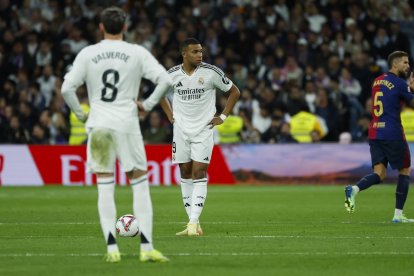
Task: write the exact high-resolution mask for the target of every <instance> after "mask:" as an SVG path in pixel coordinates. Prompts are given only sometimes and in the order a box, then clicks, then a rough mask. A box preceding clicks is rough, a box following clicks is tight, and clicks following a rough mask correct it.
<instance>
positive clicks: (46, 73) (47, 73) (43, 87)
mask: <svg viewBox="0 0 414 276" xmlns="http://www.w3.org/2000/svg"><path fill="white" fill-rule="evenodd" d="M52 70H53V69H52V66H51V65H49V64H47V65H45V66H44V68H43V71H42V75H41V76H40V77H39V78H37V82H38V83H39V85H40V92H41V93H42V95H43V97H44V98H45V101H46V106H49V105H50V101H51V100H52V96H53V91H54V89H55V85H56V76H54V75H53V71H52Z"/></svg>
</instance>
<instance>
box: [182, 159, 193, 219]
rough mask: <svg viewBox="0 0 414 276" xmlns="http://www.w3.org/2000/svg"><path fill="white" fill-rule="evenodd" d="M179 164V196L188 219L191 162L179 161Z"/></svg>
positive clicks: (191, 191)
mask: <svg viewBox="0 0 414 276" xmlns="http://www.w3.org/2000/svg"><path fill="white" fill-rule="evenodd" d="M179 166H180V173H181V180H180V186H181V196H182V198H183V204H184V208H185V211H186V213H187V216H188V219H190V215H191V196H192V194H193V190H194V185H193V179H192V168H193V162H192V161H190V162H187V163H181V164H179Z"/></svg>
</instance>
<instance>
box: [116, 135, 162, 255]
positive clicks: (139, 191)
mask: <svg viewBox="0 0 414 276" xmlns="http://www.w3.org/2000/svg"><path fill="white" fill-rule="evenodd" d="M116 145H117V146H116V148H117V155H118V158H119V161H120V163H121V167H122V169H123V170H124V171H126V172H127V176H128V179H129V182H130V185H131V189H132V197H133V210H134V215H135V217H136V219H137V221H138V225H139V228H140V231H141V236H140V238H141V246H140V247H141V252H140V260H141V261H143V262H147V261H154V262H166V261H168V258H166V257H165V256H163V255H162V254H161V253H160V252H159V251H157V250H155V249H154V247H153V239H152V231H153V211H152V202H151V195H150V191H149V182H148V176H147V171H146V169H147V158H146V154H145V148H144V142H143V140H142V136H141V135H139V134H135V133H134V134H129V133H126V134H124V133H117V134H116Z"/></svg>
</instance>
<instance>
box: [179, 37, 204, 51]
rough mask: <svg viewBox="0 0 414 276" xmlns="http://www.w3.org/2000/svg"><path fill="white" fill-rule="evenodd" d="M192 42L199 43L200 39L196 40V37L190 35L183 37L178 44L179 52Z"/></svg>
mask: <svg viewBox="0 0 414 276" xmlns="http://www.w3.org/2000/svg"><path fill="white" fill-rule="evenodd" d="M193 44H201V43H200V41H198V40H197V39H195V38H193V37H190V38H187V39H185V40H184V41H183V42H181V44H180V52H183V51H184V50H185V49H186V48H187V46H188V45H193Z"/></svg>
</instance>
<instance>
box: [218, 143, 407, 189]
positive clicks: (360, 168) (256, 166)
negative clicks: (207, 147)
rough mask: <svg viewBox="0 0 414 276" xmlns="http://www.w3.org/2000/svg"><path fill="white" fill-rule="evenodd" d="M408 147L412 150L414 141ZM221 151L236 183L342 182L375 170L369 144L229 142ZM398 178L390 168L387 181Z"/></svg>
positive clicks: (355, 178)
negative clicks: (230, 143) (243, 143)
mask: <svg viewBox="0 0 414 276" xmlns="http://www.w3.org/2000/svg"><path fill="white" fill-rule="evenodd" d="M409 146H410V151H411V152H412V151H413V149H414V144H409ZM221 150H222V152H223V155H224V156H225V158H226V161H227V164H229V167H230V171H231V172H232V174H233V176H234V178H235V180H236V182H237V183H248V184H260V183H269V184H289V183H297V184H343V183H354V182H355V181H357V180H359V179H360V178H362V177H363V176H365V175H367V174H369V173H371V172H372V167H371V157H370V153H369V145H368V144H367V143H358V144H348V145H342V144H336V143H335V144H334V143H320V144H283V145H282V144H277V145H269V144H260V145H258V144H252V145H226V146H221ZM413 161H414V160H413V155H411V164H414V162H413ZM413 176H414V173H413V171H412V170H411V177H413ZM397 177H398V172H397V171H395V170H391V168H390V167H388V170H387V178H386V179H385V181H384V182H395V181H397Z"/></svg>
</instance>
